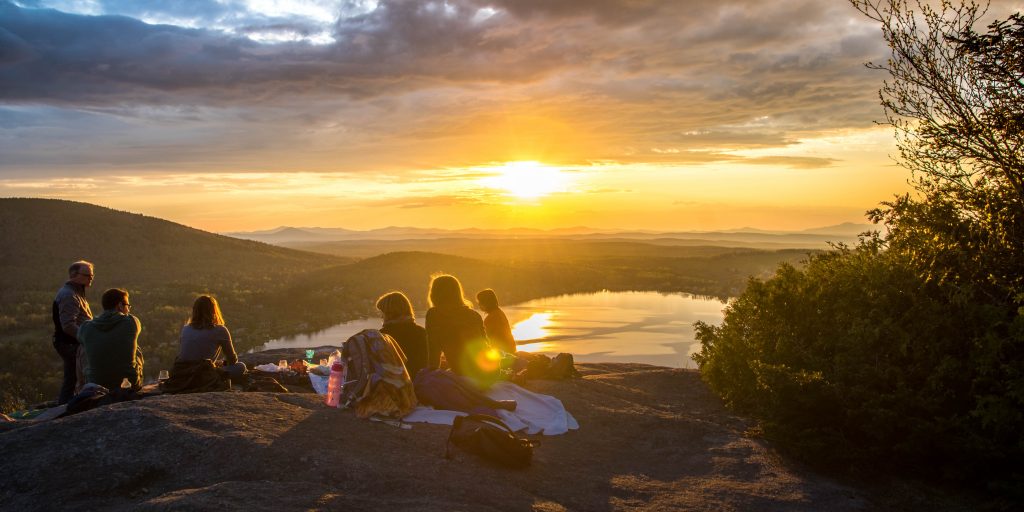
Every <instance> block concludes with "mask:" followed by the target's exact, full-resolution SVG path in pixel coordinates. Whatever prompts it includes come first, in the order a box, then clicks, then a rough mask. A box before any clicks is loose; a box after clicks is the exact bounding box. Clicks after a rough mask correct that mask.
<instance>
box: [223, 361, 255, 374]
mask: <svg viewBox="0 0 1024 512" xmlns="http://www.w3.org/2000/svg"><path fill="white" fill-rule="evenodd" d="M248 370H249V369H248V368H246V367H245V363H243V362H241V361H239V362H237V363H235V364H229V365H225V366H224V371H226V372H228V375H230V376H232V377H241V376H242V375H245V373H246V372H247V371H248Z"/></svg>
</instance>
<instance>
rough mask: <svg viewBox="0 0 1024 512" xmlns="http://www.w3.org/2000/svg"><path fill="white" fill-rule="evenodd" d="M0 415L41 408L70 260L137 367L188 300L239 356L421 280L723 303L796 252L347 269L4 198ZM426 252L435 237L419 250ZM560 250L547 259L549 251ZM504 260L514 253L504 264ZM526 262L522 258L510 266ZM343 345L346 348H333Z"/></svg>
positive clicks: (402, 263) (161, 360)
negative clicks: (112, 297)
mask: <svg viewBox="0 0 1024 512" xmlns="http://www.w3.org/2000/svg"><path fill="white" fill-rule="evenodd" d="M0 229H2V234H3V241H4V243H3V245H2V246H0V264H2V266H3V269H4V272H3V273H2V275H0V407H2V408H3V409H5V410H9V409H10V408H13V407H16V406H20V405H24V404H25V403H31V402H37V401H42V400H45V399H48V398H50V397H51V394H53V392H54V390H55V389H56V385H57V379H58V376H59V374H60V370H59V366H60V359H59V358H58V357H57V356H56V354H55V353H54V352H53V349H52V347H51V346H50V341H51V335H52V330H53V328H52V323H51V319H50V304H51V301H52V300H53V296H54V294H55V293H56V291H57V289H58V288H59V287H60V286H61V285H62V284H63V283H64V281H65V280H66V279H67V267H68V265H69V264H70V263H71V262H73V261H75V260H78V259H86V260H89V261H92V262H93V263H95V264H96V281H95V283H94V284H93V287H92V289H90V290H89V291H88V296H89V298H90V301H91V303H92V307H93V310H94V311H99V310H100V306H99V296H100V294H101V293H102V291H103V290H104V289H106V288H111V287H121V288H125V289H127V290H128V291H129V293H130V294H131V296H132V305H133V307H134V309H133V312H134V313H135V314H136V315H138V316H139V318H140V319H141V320H142V323H143V334H142V336H141V337H140V346H141V347H142V349H143V351H144V354H145V356H146V372H147V374H148V375H150V376H152V375H153V374H155V372H156V371H157V370H159V369H161V368H164V369H166V368H169V367H170V366H171V363H172V362H173V358H174V356H175V354H176V352H177V344H178V332H179V330H180V327H181V324H182V323H183V322H184V321H185V319H186V317H187V316H188V313H189V311H190V308H191V304H192V301H193V300H194V299H195V297H196V296H197V295H198V294H201V293H210V294H213V295H215V296H216V297H217V298H218V300H219V301H220V303H221V306H222V308H223V310H224V315H225V318H226V320H227V322H228V326H229V328H230V329H231V331H232V334H233V335H234V337H235V342H236V345H237V346H238V348H239V350H243V351H244V350H248V349H251V348H253V347H257V346H259V345H262V344H263V343H265V342H267V341H268V340H270V339H273V338H277V337H281V336H285V335H292V334H298V333H303V332H312V331H316V330H320V329H323V328H326V327H329V326H331V325H334V324H336V323H339V322H341V321H345V320H351V319H355V318H359V317H366V316H373V315H374V314H375V310H374V307H373V304H374V301H375V299H376V298H377V297H378V296H379V295H381V294H382V293H385V292H387V291H390V290H396V289H397V290H403V291H405V292H406V293H407V294H408V295H409V296H410V298H411V299H412V300H413V303H414V304H415V306H416V307H417V308H418V309H422V308H423V307H425V302H426V301H425V298H426V291H427V285H428V283H429V280H430V276H431V274H434V273H437V272H448V273H452V274H455V275H457V276H458V277H459V278H460V279H461V280H462V282H463V284H464V286H465V287H466V289H467V293H468V294H472V293H473V292H475V290H479V289H482V288H485V287H493V288H495V289H498V290H500V293H501V296H502V298H503V300H504V301H505V302H506V303H514V302H519V301H524V300H528V299H533V298H538V297H544V296H552V295H559V294H565V293H574V292H587V291H598V290H602V289H609V290H657V291H663V292H688V293H695V294H702V295H712V296H718V297H726V296H730V295H734V294H736V293H738V292H739V291H740V290H741V289H742V287H743V285H744V283H745V282H746V279H747V278H748V277H749V276H751V275H763V274H764V273H765V272H768V271H770V270H771V269H773V268H774V267H775V266H776V265H777V264H778V263H779V262H781V261H786V262H790V263H797V262H799V261H800V260H802V259H803V258H805V256H806V255H805V253H804V251H780V252H772V251H757V250H751V249H730V248H709V247H702V248H677V249H674V250H670V251H669V250H663V249H662V248H659V247H657V246H647V247H645V246H644V244H635V243H629V244H619V243H612V242H599V243H587V244H583V245H579V244H554V245H547V246H542V247H540V248H538V247H537V246H534V245H531V242H529V241H501V242H499V243H498V245H497V246H495V247H496V248H495V249H493V252H481V253H480V255H479V256H478V257H466V256H457V255H452V254H437V253H431V252H422V251H407V252H389V253H387V254H380V255H375V256H373V257H369V258H364V259H359V260H356V259H355V258H346V257H339V256H331V255H325V254H316V253H309V252H303V251H297V250H292V249H286V248H281V247H275V246H270V245H266V244H263V243H259V242H252V241H246V240H238V239H234V238H229V237H224V236H220V235H215V234H212V233H207V232H204V231H200V230H196V229H192V228H188V227H186V226H182V225H179V224H175V223H172V222H168V221H165V220H161V219H156V218H152V217H145V216H142V215H137V214H132V213H125V212H119V211H115V210H111V209H108V208H102V207H98V206H94V205H89V204H84V203H75V202H70V201H57V200H43V199H0ZM427 242H430V243H431V244H433V243H434V241H427ZM552 247H557V250H552ZM499 248H500V252H501V253H502V254H506V255H508V256H511V257H500V254H499ZM526 253H530V254H533V256H531V257H529V258H524V257H515V255H517V254H526ZM340 341H343V340H339V342H340Z"/></svg>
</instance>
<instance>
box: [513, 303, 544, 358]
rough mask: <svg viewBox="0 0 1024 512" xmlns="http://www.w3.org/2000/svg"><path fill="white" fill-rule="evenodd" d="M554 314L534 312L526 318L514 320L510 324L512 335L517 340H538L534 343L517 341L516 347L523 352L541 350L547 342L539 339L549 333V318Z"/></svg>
mask: <svg viewBox="0 0 1024 512" xmlns="http://www.w3.org/2000/svg"><path fill="white" fill-rule="evenodd" d="M553 316H554V314H553V313H551V312H544V313H534V314H532V315H530V317H529V318H527V319H526V320H521V321H519V322H516V324H515V325H513V326H512V337H513V338H515V339H516V340H517V341H518V340H522V341H530V340H538V341H537V342H535V343H521V342H520V343H517V344H516V348H517V349H519V350H522V351H524V352H539V351H543V350H544V349H545V348H546V347H547V346H548V345H550V344H549V343H543V342H540V341H539V340H542V339H544V338H547V337H548V335H549V333H548V331H547V328H548V327H551V325H552V323H553V322H552V321H551V318H552V317H553Z"/></svg>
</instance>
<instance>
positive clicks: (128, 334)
mask: <svg viewBox="0 0 1024 512" xmlns="http://www.w3.org/2000/svg"><path fill="white" fill-rule="evenodd" d="M100 302H101V303H102V304H103V313H102V314H100V316H98V317H96V318H94V319H92V320H90V321H88V322H86V323H84V324H82V327H80V328H79V329H78V341H80V342H81V343H82V346H83V347H85V356H86V357H85V358H86V360H87V361H88V362H89V366H88V367H87V368H86V370H85V376H86V378H87V380H88V381H89V382H93V383H96V384H99V385H100V386H103V387H105V388H107V389H111V390H113V389H117V388H119V387H120V386H121V381H122V379H128V383H129V384H131V386H132V389H134V390H136V391H138V389H139V388H141V387H142V364H143V361H142V352H140V351H139V333H140V332H142V322H139V319H138V318H136V317H135V316H134V315H132V314H131V313H130V311H131V310H132V305H131V303H130V302H129V301H128V292H127V291H125V290H122V289H120V288H111V289H109V290H107V291H105V292H103V297H102V298H101V299H100Z"/></svg>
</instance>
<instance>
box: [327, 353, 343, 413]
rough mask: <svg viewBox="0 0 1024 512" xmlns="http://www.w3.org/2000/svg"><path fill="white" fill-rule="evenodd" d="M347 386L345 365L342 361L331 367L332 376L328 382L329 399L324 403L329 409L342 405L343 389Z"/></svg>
mask: <svg viewBox="0 0 1024 512" xmlns="http://www.w3.org/2000/svg"><path fill="white" fill-rule="evenodd" d="M344 385H345V365H344V364H342V362H341V361H335V362H334V364H333V365H331V376H330V377H329V378H328V380H327V399H326V400H324V403H325V404H327V406H328V407H338V405H339V404H340V403H341V389H342V386H344Z"/></svg>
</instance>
